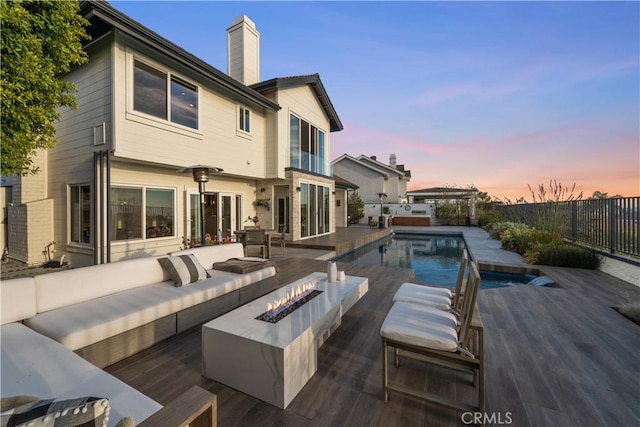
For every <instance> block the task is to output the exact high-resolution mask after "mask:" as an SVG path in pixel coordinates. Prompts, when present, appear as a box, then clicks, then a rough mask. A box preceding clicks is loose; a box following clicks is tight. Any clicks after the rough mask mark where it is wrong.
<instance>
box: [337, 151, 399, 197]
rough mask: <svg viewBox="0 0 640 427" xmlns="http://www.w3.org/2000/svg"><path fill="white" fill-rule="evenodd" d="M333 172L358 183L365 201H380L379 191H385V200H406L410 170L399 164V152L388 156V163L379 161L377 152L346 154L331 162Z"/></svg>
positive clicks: (380, 192)
mask: <svg viewBox="0 0 640 427" xmlns="http://www.w3.org/2000/svg"><path fill="white" fill-rule="evenodd" d="M331 166H332V168H333V173H334V174H335V175H338V176H340V177H342V178H345V179H347V180H348V181H350V182H352V183H354V184H356V185H357V186H358V187H359V188H358V194H359V195H360V198H361V199H362V201H363V202H364V203H365V204H368V203H380V194H385V196H384V200H383V201H384V202H385V203H406V201H407V200H406V198H407V184H408V183H409V181H410V180H411V171H409V170H405V169H404V165H399V164H397V161H396V155H395V154H391V155H390V156H389V164H388V165H387V164H384V163H382V162H380V161H379V160H378V159H377V158H376V157H375V156H371V157H368V156H364V155H361V156H359V157H353V156H350V155H348V154H343V155H342V156H340V157H338V158H337V159H335V160H334V161H332V162H331Z"/></svg>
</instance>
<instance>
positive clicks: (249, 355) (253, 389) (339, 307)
mask: <svg viewBox="0 0 640 427" xmlns="http://www.w3.org/2000/svg"><path fill="white" fill-rule="evenodd" d="M305 285H307V286H312V287H313V289H314V290H318V291H322V293H320V294H319V295H317V296H316V297H314V298H313V299H310V300H309V301H307V302H306V303H305V304H304V305H301V306H300V307H298V308H297V309H296V310H295V311H293V312H292V313H290V314H288V315H287V316H286V317H284V318H283V319H281V320H279V321H278V322H277V323H270V322H268V321H264V320H259V319H256V317H258V316H260V315H262V314H263V313H264V312H265V311H266V309H267V304H269V303H272V302H273V301H274V300H277V299H281V298H283V297H285V295H286V294H287V292H289V293H292V292H294V291H295V290H296V289H300V288H303V287H304V286H305ZM368 289H369V281H368V279H367V278H365V277H355V276H347V277H346V278H345V280H344V281H341V282H334V283H327V275H326V274H325V273H312V274H310V275H308V276H306V277H303V278H302V279H300V280H296V281H295V282H293V283H290V284H288V285H286V286H283V287H282V288H280V289H277V290H275V291H273V292H271V293H269V294H267V295H265V296H263V297H261V298H258V299H256V300H254V301H252V302H250V303H248V304H246V305H243V306H242V307H239V308H237V309H235V310H233V311H231V312H229V313H227V314H225V315H222V316H220V317H218V318H216V319H214V320H212V321H210V322H208V323H205V324H204V325H202V370H203V375H204V376H205V377H207V378H211V379H213V380H215V381H218V382H220V383H222V384H225V385H227V386H229V387H231V388H234V389H236V390H239V391H241V392H243V393H246V394H249V395H251V396H254V397H256V398H258V399H261V400H263V401H265V402H268V403H270V404H272V405H275V406H277V407H279V408H282V409H284V408H286V407H287V406H288V405H289V403H290V402H291V401H292V400H293V398H294V397H295V396H296V395H297V394H298V392H299V391H300V390H301V389H302V387H304V385H305V384H306V383H307V381H309V379H310V378H311V377H312V376H313V374H314V373H315V372H316V370H317V367H318V363H317V350H318V348H319V347H320V346H321V345H322V344H323V343H324V341H325V340H326V339H327V338H328V337H329V335H331V333H332V332H333V331H335V330H336V328H337V327H338V326H340V323H341V319H342V315H343V314H344V313H346V312H347V310H349V309H350V308H351V307H352V306H353V305H354V304H355V303H356V302H358V300H359V299H360V298H361V297H362V296H363V295H364V294H365V293H367V291H368Z"/></svg>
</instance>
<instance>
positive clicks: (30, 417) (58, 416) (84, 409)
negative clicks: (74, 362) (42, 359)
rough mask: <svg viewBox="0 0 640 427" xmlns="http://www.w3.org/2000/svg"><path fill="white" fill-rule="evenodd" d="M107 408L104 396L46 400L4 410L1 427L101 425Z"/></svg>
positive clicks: (1, 416) (106, 414)
mask: <svg viewBox="0 0 640 427" xmlns="http://www.w3.org/2000/svg"><path fill="white" fill-rule="evenodd" d="M109 410H110V408H109V400H107V399H104V398H98V397H80V398H77V399H67V400H54V399H47V400H38V401H36V402H31V403H26V404H24V405H22V406H19V407H15V408H12V409H9V410H5V411H3V412H2V413H1V414H0V418H2V424H1V425H2V426H3V427H4V426H7V427H14V426H38V427H71V426H82V427H104V426H106V425H107V422H108V420H109Z"/></svg>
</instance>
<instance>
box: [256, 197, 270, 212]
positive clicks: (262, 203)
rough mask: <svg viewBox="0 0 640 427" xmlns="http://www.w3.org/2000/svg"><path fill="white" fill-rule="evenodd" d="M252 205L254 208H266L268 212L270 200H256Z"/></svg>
mask: <svg viewBox="0 0 640 427" xmlns="http://www.w3.org/2000/svg"><path fill="white" fill-rule="evenodd" d="M253 204H254V205H255V206H256V207H257V206H262V207H264V208H267V210H269V208H270V207H271V199H256V201H255V202H253Z"/></svg>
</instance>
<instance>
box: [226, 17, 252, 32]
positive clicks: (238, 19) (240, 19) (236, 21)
mask: <svg viewBox="0 0 640 427" xmlns="http://www.w3.org/2000/svg"><path fill="white" fill-rule="evenodd" d="M242 22H245V23H246V24H247V25H249V26H250V27H252V28H253V29H255V28H256V24H255V23H254V22H253V21H252V20H251V19H249V17H248V16H247V15H240V16H238V17H236V18H234V19H233V21H231V26H232V27H233V26H234V25H238V24H240V23H242Z"/></svg>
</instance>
